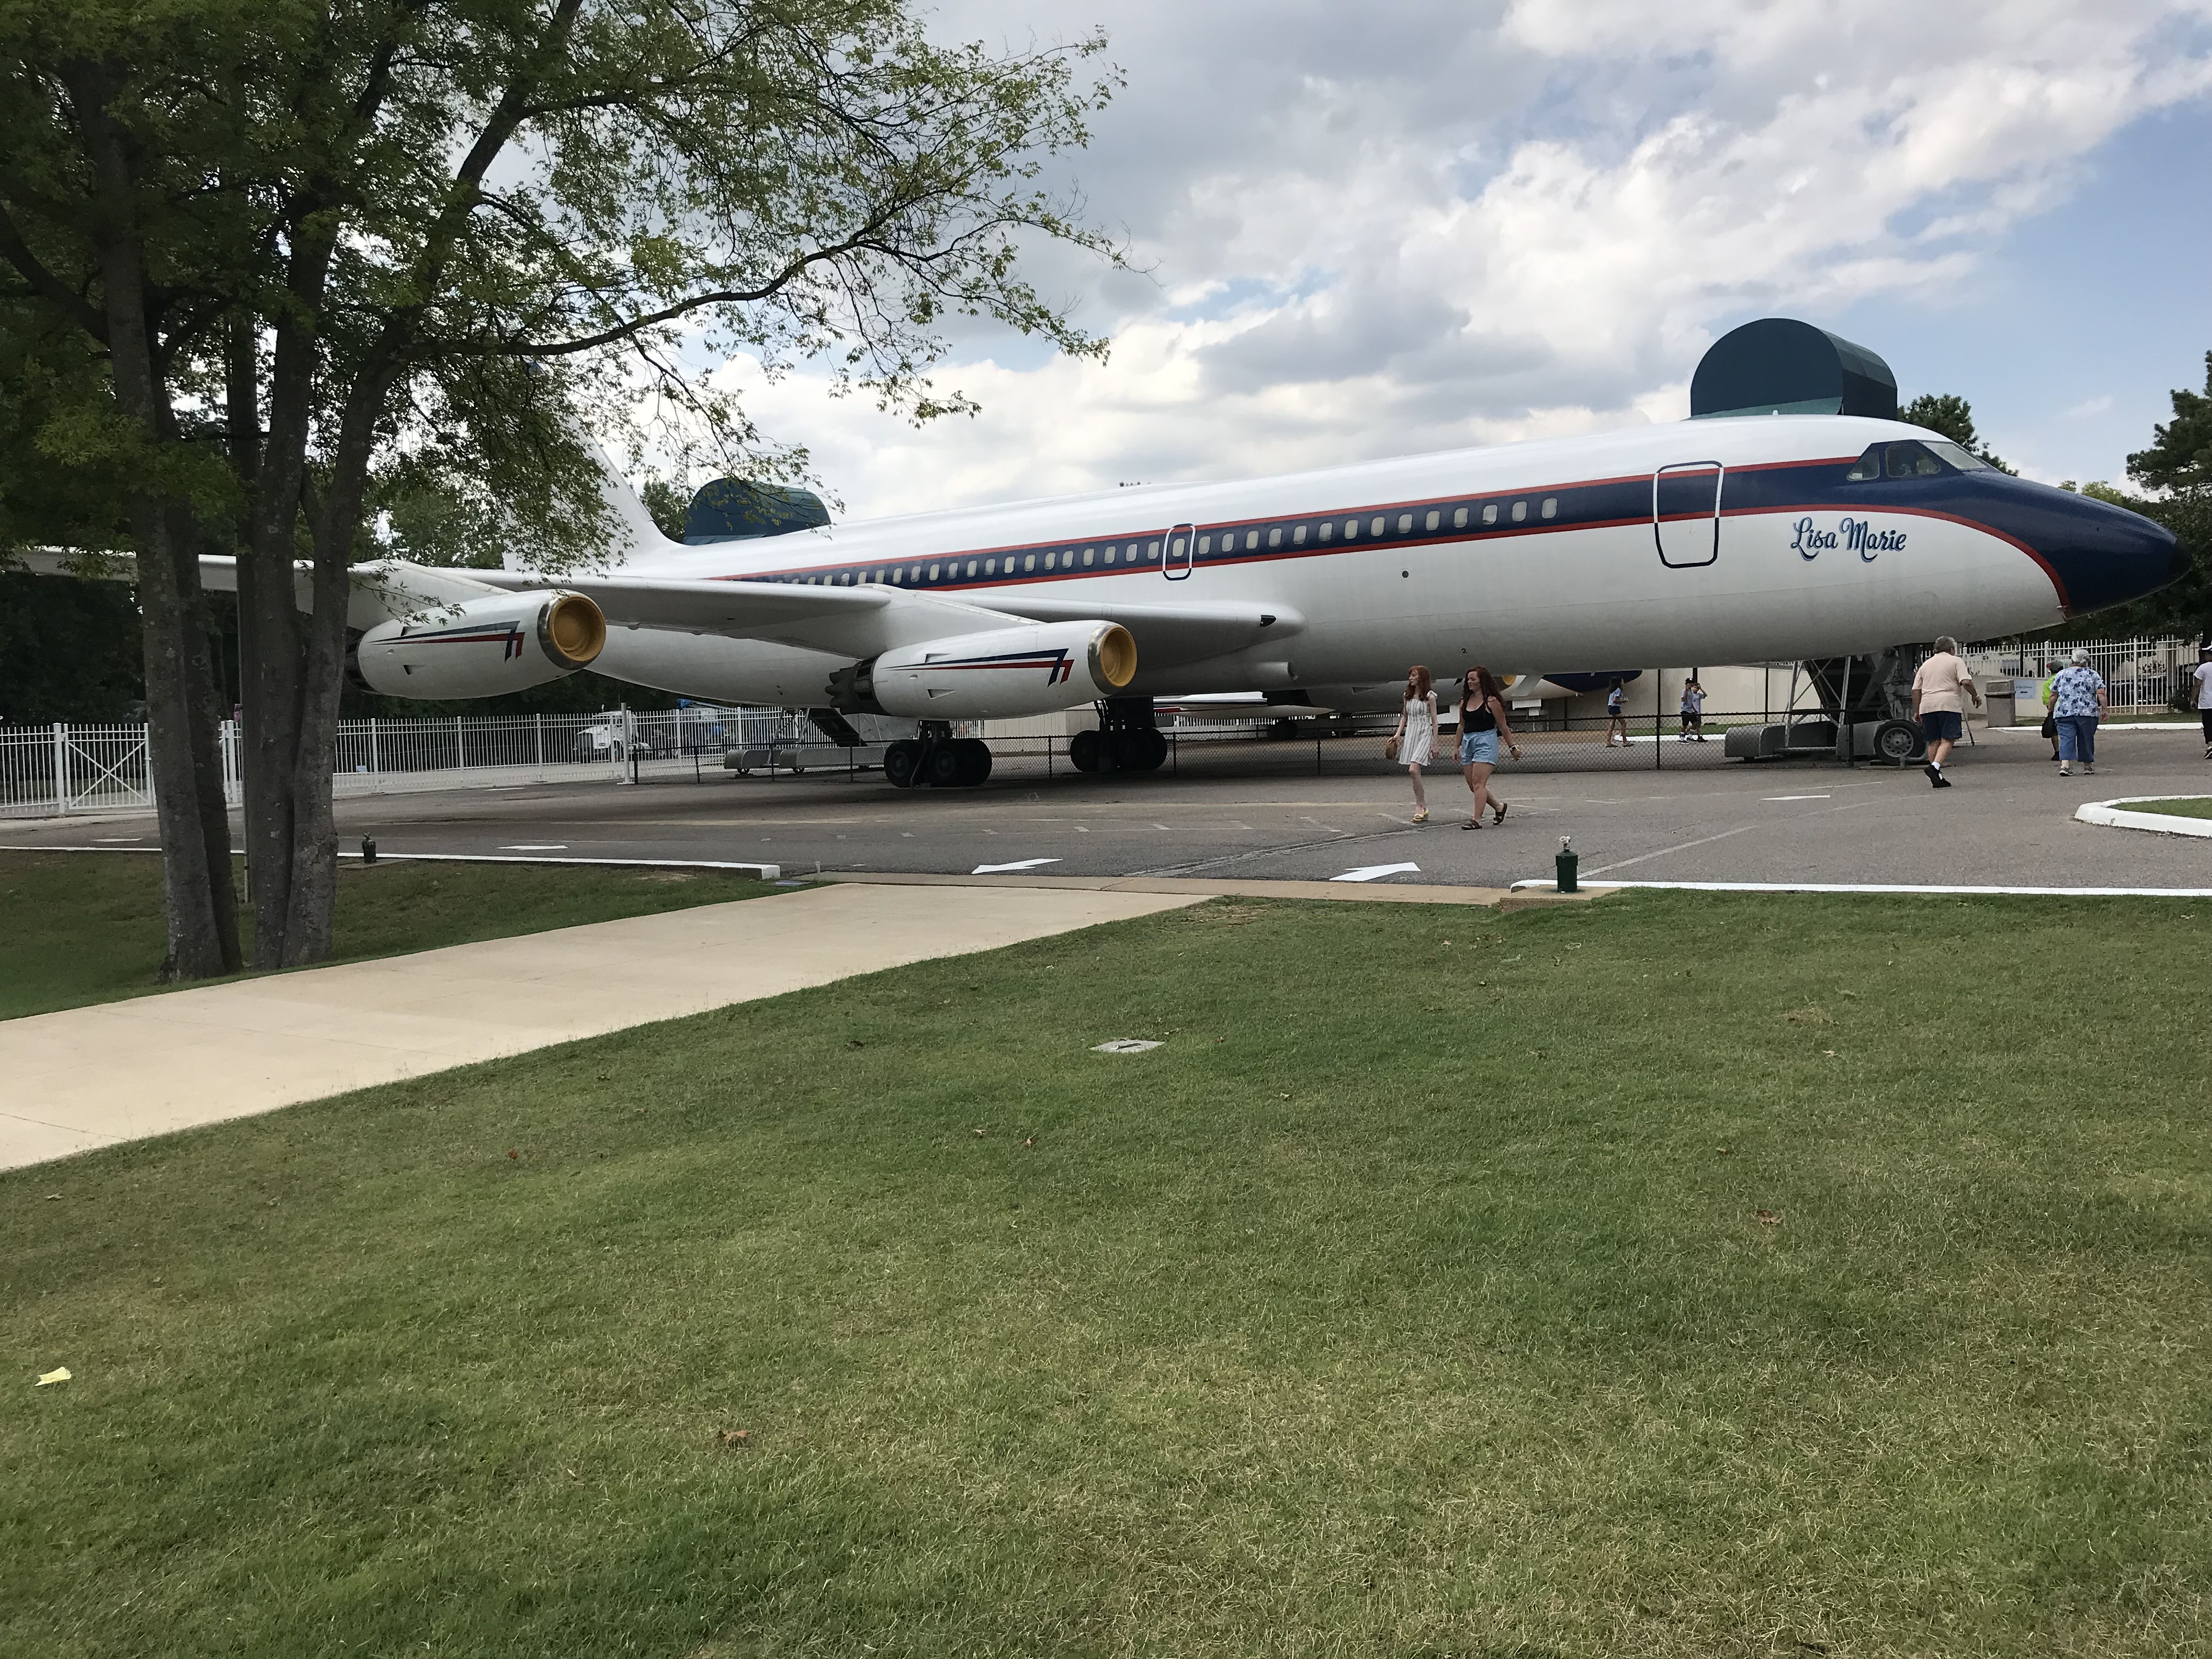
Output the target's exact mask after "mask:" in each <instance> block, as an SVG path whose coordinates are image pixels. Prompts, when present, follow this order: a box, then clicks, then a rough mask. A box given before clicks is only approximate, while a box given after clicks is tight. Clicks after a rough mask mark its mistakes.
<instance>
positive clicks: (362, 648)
mask: <svg viewBox="0 0 2212 1659" xmlns="http://www.w3.org/2000/svg"><path fill="white" fill-rule="evenodd" d="M606 642H607V619H606V618H605V617H604V616H602V615H601V614H600V613H599V606H598V605H595V604H593V603H592V601H591V600H590V599H586V598H585V597H584V596H583V595H582V594H581V593H561V592H552V591H550V590H541V591H539V592H534V593H498V594H494V595H491V596H490V597H489V598H486V599H471V600H469V601H468V602H467V603H466V604H465V605H459V606H458V607H441V608H439V609H436V610H433V611H428V613H427V614H426V615H425V616H424V617H422V618H421V619H419V620H413V621H400V622H388V623H379V624H378V625H377V626H376V627H374V628H372V629H369V630H368V632H367V633H366V634H363V635H362V636H361V643H360V644H359V645H357V646H356V647H354V669H355V671H356V673H358V674H359V675H360V676H361V678H362V684H365V685H367V686H368V688H369V690H372V691H380V692H382V693H383V694H384V695H385V696H387V697H422V698H424V699H426V700H428V701H433V702H440V701H443V700H445V699H447V698H449V697H491V696H498V695H499V694H500V693H501V692H502V691H523V690H528V689H529V688H530V687H532V686H533V685H543V684H545V682H546V681H548V680H556V679H558V678H561V676H562V675H563V674H573V673H574V672H575V671H577V670H578V669H579V668H582V667H585V666H586V665H588V664H589V663H591V662H592V659H594V658H596V657H597V656H598V655H599V650H600V647H603V646H605V644H606Z"/></svg>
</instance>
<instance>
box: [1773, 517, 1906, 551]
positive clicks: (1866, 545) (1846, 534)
mask: <svg viewBox="0 0 2212 1659" xmlns="http://www.w3.org/2000/svg"><path fill="white" fill-rule="evenodd" d="M1796 531H1797V539H1796V540H1795V541H1793V542H1791V543H1790V551H1791V552H1793V553H1802V554H1803V555H1804V556H1806V557H1807V558H1808V559H1813V558H1818V557H1819V556H1820V553H1821V551H1822V550H1823V549H1826V548H1834V547H1841V548H1843V549H1844V551H1846V552H1850V553H1856V554H1857V555H1858V556H1859V557H1861V558H1862V559H1871V558H1873V557H1874V556H1875V554H1877V553H1895V552H1898V551H1899V550H1902V549H1903V548H1904V546H1905V532H1903V531H1902V530H1877V529H1875V527H1874V526H1873V525H1872V524H1870V523H1869V521H1868V520H1864V519H1839V520H1837V522H1836V527H1835V528H1834V529H1833V530H1822V529H1821V528H1820V527H1819V526H1817V525H1815V524H1814V522H1813V521H1812V520H1810V519H1800V520H1797V524H1796Z"/></svg>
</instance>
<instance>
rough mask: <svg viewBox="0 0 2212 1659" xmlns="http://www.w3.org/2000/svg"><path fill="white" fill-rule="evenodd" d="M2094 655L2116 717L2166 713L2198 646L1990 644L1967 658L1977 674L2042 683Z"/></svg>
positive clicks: (2149, 641)
mask: <svg viewBox="0 0 2212 1659" xmlns="http://www.w3.org/2000/svg"><path fill="white" fill-rule="evenodd" d="M2077 650H2082V651H2087V653H2089V665H2090V666H2091V667H2092V668H2093V669H2095V670H2096V671H2098V672H2099V673H2100V674H2101V675H2103V676H2104V677H2105V702H2106V707H2107V708H2110V709H2111V711H2112V713H2113V714H2162V713H2165V712H2166V710H2167V708H2168V707H2169V702H2170V700H2171V699H2172V696H2173V695H2174V693H2175V692H2176V691H2178V690H2181V689H2183V688H2184V687H2185V686H2187V685H2188V684H2190V677H2191V675H2192V674H2193V673H2195V672H2196V670H2197V641H2194V640H2185V639H2177V638H2172V637H2168V636H2163V635H2160V636H2145V637H2142V638H2138V639H2129V640H1990V641H1983V642H1982V643H1980V644H1978V645H1974V646H1970V647H1967V649H1966V652H1965V653H1964V654H1965V656H1966V661H1967V663H1968V665H1969V666H1971V667H1972V668H1973V669H1974V670H1975V671H1977V672H1980V673H1984V674H1996V675H2010V676H2012V677H2013V678H2016V679H2023V680H2043V679H2045V678H2049V677H2050V676H2051V675H2052V674H2055V673H2057V671H2059V670H2060V669H2062V668H2063V667H2065V666H2066V665H2067V664H2068V663H2069V662H2070V661H2072V660H2073V656H2074V653H2075V651H2077Z"/></svg>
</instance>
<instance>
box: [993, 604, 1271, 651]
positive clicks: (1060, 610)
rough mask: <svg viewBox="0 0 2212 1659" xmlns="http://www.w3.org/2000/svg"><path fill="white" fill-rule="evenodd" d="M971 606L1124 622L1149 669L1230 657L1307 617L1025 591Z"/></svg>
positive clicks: (1052, 618)
mask: <svg viewBox="0 0 2212 1659" xmlns="http://www.w3.org/2000/svg"><path fill="white" fill-rule="evenodd" d="M972 603H974V604H975V605H976V606H978V607H980V608H987V609H992V610H997V609H1000V608H1001V607H1004V608H1006V609H1007V610H1008V611H1009V612H1011V611H1012V608H1013V607H1015V606H1019V607H1020V611H1021V614H1022V615H1023V616H1024V617H1029V618H1030V620H1032V621H1035V622H1091V621H1097V622H1110V623H1121V626H1122V627H1124V628H1126V629H1128V630H1129V633H1130V635H1131V637H1132V638H1133V639H1134V640H1135V641H1137V660H1138V661H1139V662H1141V663H1143V664H1144V665H1146V668H1148V669H1150V668H1169V667H1174V666H1176V665H1180V664H1183V663H1191V662H1200V661H1203V660H1204V659H1206V658H1208V657H1224V656H1227V655H1228V654H1229V653H1231V652H1232V651H1242V650H1243V649H1244V648H1245V647H1247V646H1251V645H1256V644H1258V643H1259V642H1260V641H1262V640H1277V639H1287V638H1288V637H1289V636H1290V635H1293V634H1296V633H1297V632H1298V631H1299V630H1300V629H1303V628H1304V626H1305V618H1304V617H1302V616H1300V615H1298V613H1297V612H1296V611H1292V610H1291V609H1290V608H1289V607H1287V606H1285V605H1247V604H1243V603H1238V602H1235V601H1212V602H1209V601H1199V602H1194V603H1190V604H1184V605H1150V604H1122V603H1120V602H1116V601H1101V600H1099V599H1053V598H1048V597H1045V596H1042V595H1036V596H1032V595H1030V594H1027V593H1024V594H1020V595H1012V594H1009V595H1006V596H1003V597H1000V596H996V595H986V596H980V597H978V598H977V599H975V600H974V601H973V602H972Z"/></svg>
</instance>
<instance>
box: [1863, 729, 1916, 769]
mask: <svg viewBox="0 0 2212 1659" xmlns="http://www.w3.org/2000/svg"><path fill="white" fill-rule="evenodd" d="M1874 752H1875V758H1876V759H1879V760H1886V761H1887V762H1888V763H1890V764H1891V765H1892V766H1904V765H1907V764H1909V763H1911V762H1913V761H1917V760H1918V759H1919V758H1920V757H1922V756H1923V755H1924V754H1926V753H1927V752H1928V750H1927V745H1926V743H1925V741H1924V740H1923V738H1922V737H1921V735H1920V728H1919V727H1918V726H1915V725H1914V724H1913V723H1912V722H1911V720H1884V721H1883V722H1882V723H1881V725H1880V726H1876V727H1875V733H1874Z"/></svg>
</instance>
